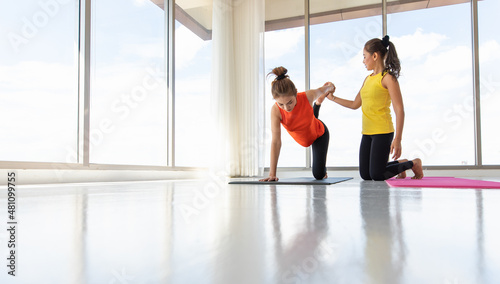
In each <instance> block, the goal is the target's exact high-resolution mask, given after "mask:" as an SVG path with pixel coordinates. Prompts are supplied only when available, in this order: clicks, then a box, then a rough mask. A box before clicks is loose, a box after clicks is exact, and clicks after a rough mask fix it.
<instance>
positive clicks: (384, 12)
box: [382, 0, 387, 37]
mask: <svg viewBox="0 0 500 284" xmlns="http://www.w3.org/2000/svg"><path fill="white" fill-rule="evenodd" d="M386 34H387V0H382V37H384V36H385V35H386Z"/></svg>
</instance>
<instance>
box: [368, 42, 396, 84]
mask: <svg viewBox="0 0 500 284" xmlns="http://www.w3.org/2000/svg"><path fill="white" fill-rule="evenodd" d="M365 49H366V51H368V52H369V53H370V54H374V53H375V52H378V53H379V55H380V57H381V58H383V59H384V62H385V69H384V71H387V72H388V73H389V74H391V75H392V76H394V77H395V78H396V79H397V78H399V73H400V71H401V64H400V62H399V58H398V53H397V52H396V47H395V46H394V44H393V43H392V42H390V41H389V36H388V35H386V36H385V37H384V38H383V39H379V38H374V39H371V40H369V41H368V42H366V44H365Z"/></svg>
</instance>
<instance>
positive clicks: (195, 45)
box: [175, 25, 210, 69]
mask: <svg viewBox="0 0 500 284" xmlns="http://www.w3.org/2000/svg"><path fill="white" fill-rule="evenodd" d="M209 44H210V42H209V41H204V40H202V39H201V38H199V37H198V36H197V35H195V34H194V33H193V32H191V31H190V30H189V29H188V28H186V27H185V26H182V25H180V26H179V27H178V28H176V29H175V67H176V68H178V69H182V68H186V67H188V66H190V65H192V64H194V63H195V62H193V59H194V58H195V57H196V55H197V54H198V52H200V51H201V50H202V49H203V48H205V47H206V46H207V45H209Z"/></svg>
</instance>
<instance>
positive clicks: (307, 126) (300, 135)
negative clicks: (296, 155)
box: [260, 67, 335, 181]
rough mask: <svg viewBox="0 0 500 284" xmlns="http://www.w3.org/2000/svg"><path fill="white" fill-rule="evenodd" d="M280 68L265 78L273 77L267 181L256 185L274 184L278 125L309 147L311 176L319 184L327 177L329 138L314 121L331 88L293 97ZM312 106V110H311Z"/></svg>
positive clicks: (331, 85) (322, 88)
mask: <svg viewBox="0 0 500 284" xmlns="http://www.w3.org/2000/svg"><path fill="white" fill-rule="evenodd" d="M286 73H287V70H286V69H285V68H284V67H277V68H274V69H273V71H272V72H271V73H269V74H274V75H276V78H275V79H274V81H273V82H272V87H271V92H272V94H273V97H274V99H275V100H276V104H274V105H273V107H272V109H271V131H272V142H271V166H270V169H269V177H267V178H264V179H261V180H260V181H277V180H278V177H277V176H276V170H277V166H278V158H279V154H280V150H281V125H283V127H284V128H285V129H286V130H287V132H288V133H289V134H290V135H291V136H292V138H293V139H294V140H295V141H296V142H297V143H299V144H300V145H302V146H304V147H309V146H312V152H313V168H312V170H313V176H314V178H316V179H318V180H320V179H324V178H326V177H327V174H326V155H327V153H328V144H329V142H330V134H329V132H328V128H327V127H326V125H325V124H324V123H323V122H322V121H321V120H319V119H318V115H319V109H320V106H321V103H322V102H323V100H324V99H325V98H326V97H328V98H330V99H331V98H332V96H333V92H334V91H335V86H334V85H333V84H332V83H331V82H327V83H325V84H324V85H323V86H322V87H320V88H318V89H313V90H308V91H306V92H302V93H297V89H296V88H295V85H294V84H293V82H292V81H291V80H290V78H289V77H288V75H286ZM313 104H314V106H313Z"/></svg>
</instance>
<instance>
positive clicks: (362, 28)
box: [310, 1, 382, 166]
mask: <svg viewBox="0 0 500 284" xmlns="http://www.w3.org/2000/svg"><path fill="white" fill-rule="evenodd" d="M377 3H378V4H379V5H377V6H375V7H372V6H370V9H369V10H368V11H364V9H363V7H342V6H340V4H341V2H340V1H332V2H331V5H332V6H331V7H324V6H323V5H321V6H320V5H318V6H315V5H312V6H311V12H312V13H314V12H315V11H316V12H318V13H319V12H320V11H323V13H322V14H323V15H324V18H326V19H324V20H328V18H327V17H329V18H330V19H331V20H332V21H328V22H326V23H319V24H316V25H311V28H310V30H311V40H310V41H311V88H318V87H320V86H322V85H323V84H324V83H325V82H327V81H331V82H333V83H334V84H335V86H336V88H337V90H336V93H335V95H336V96H339V97H342V98H345V99H349V100H353V99H354V98H355V97H356V95H357V93H358V92H359V90H360V89H361V86H362V84H363V81H364V78H365V77H366V76H367V75H369V72H368V71H366V68H365V67H364V65H363V54H362V51H363V47H364V44H365V42H366V41H368V40H370V39H372V38H375V37H380V35H381V34H382V18H381V17H380V16H377V15H380V14H382V8H381V5H380V1H371V3H365V4H367V5H368V4H377ZM349 4H350V5H353V3H352V2H350V3H349ZM341 8H351V9H352V10H353V11H358V13H363V16H364V17H361V18H355V19H349V20H343V21H339V20H338V18H339V15H338V14H336V13H335V11H338V10H339V9H341ZM327 9H328V10H327ZM313 15H314V14H313ZM358 15H359V14H358ZM345 17H346V15H344V18H345ZM319 20H320V19H316V18H315V17H312V18H311V23H314V22H316V21H319ZM319 119H320V120H322V121H323V122H324V123H325V124H326V125H327V127H328V129H329V131H330V147H329V149H328V160H327V166H357V165H358V152H359V143H360V141H361V110H360V109H358V110H355V111H353V110H351V109H347V108H344V107H342V106H340V105H338V104H336V103H333V102H331V101H329V100H325V101H324V103H323V104H322V106H321V110H320V114H319Z"/></svg>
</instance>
